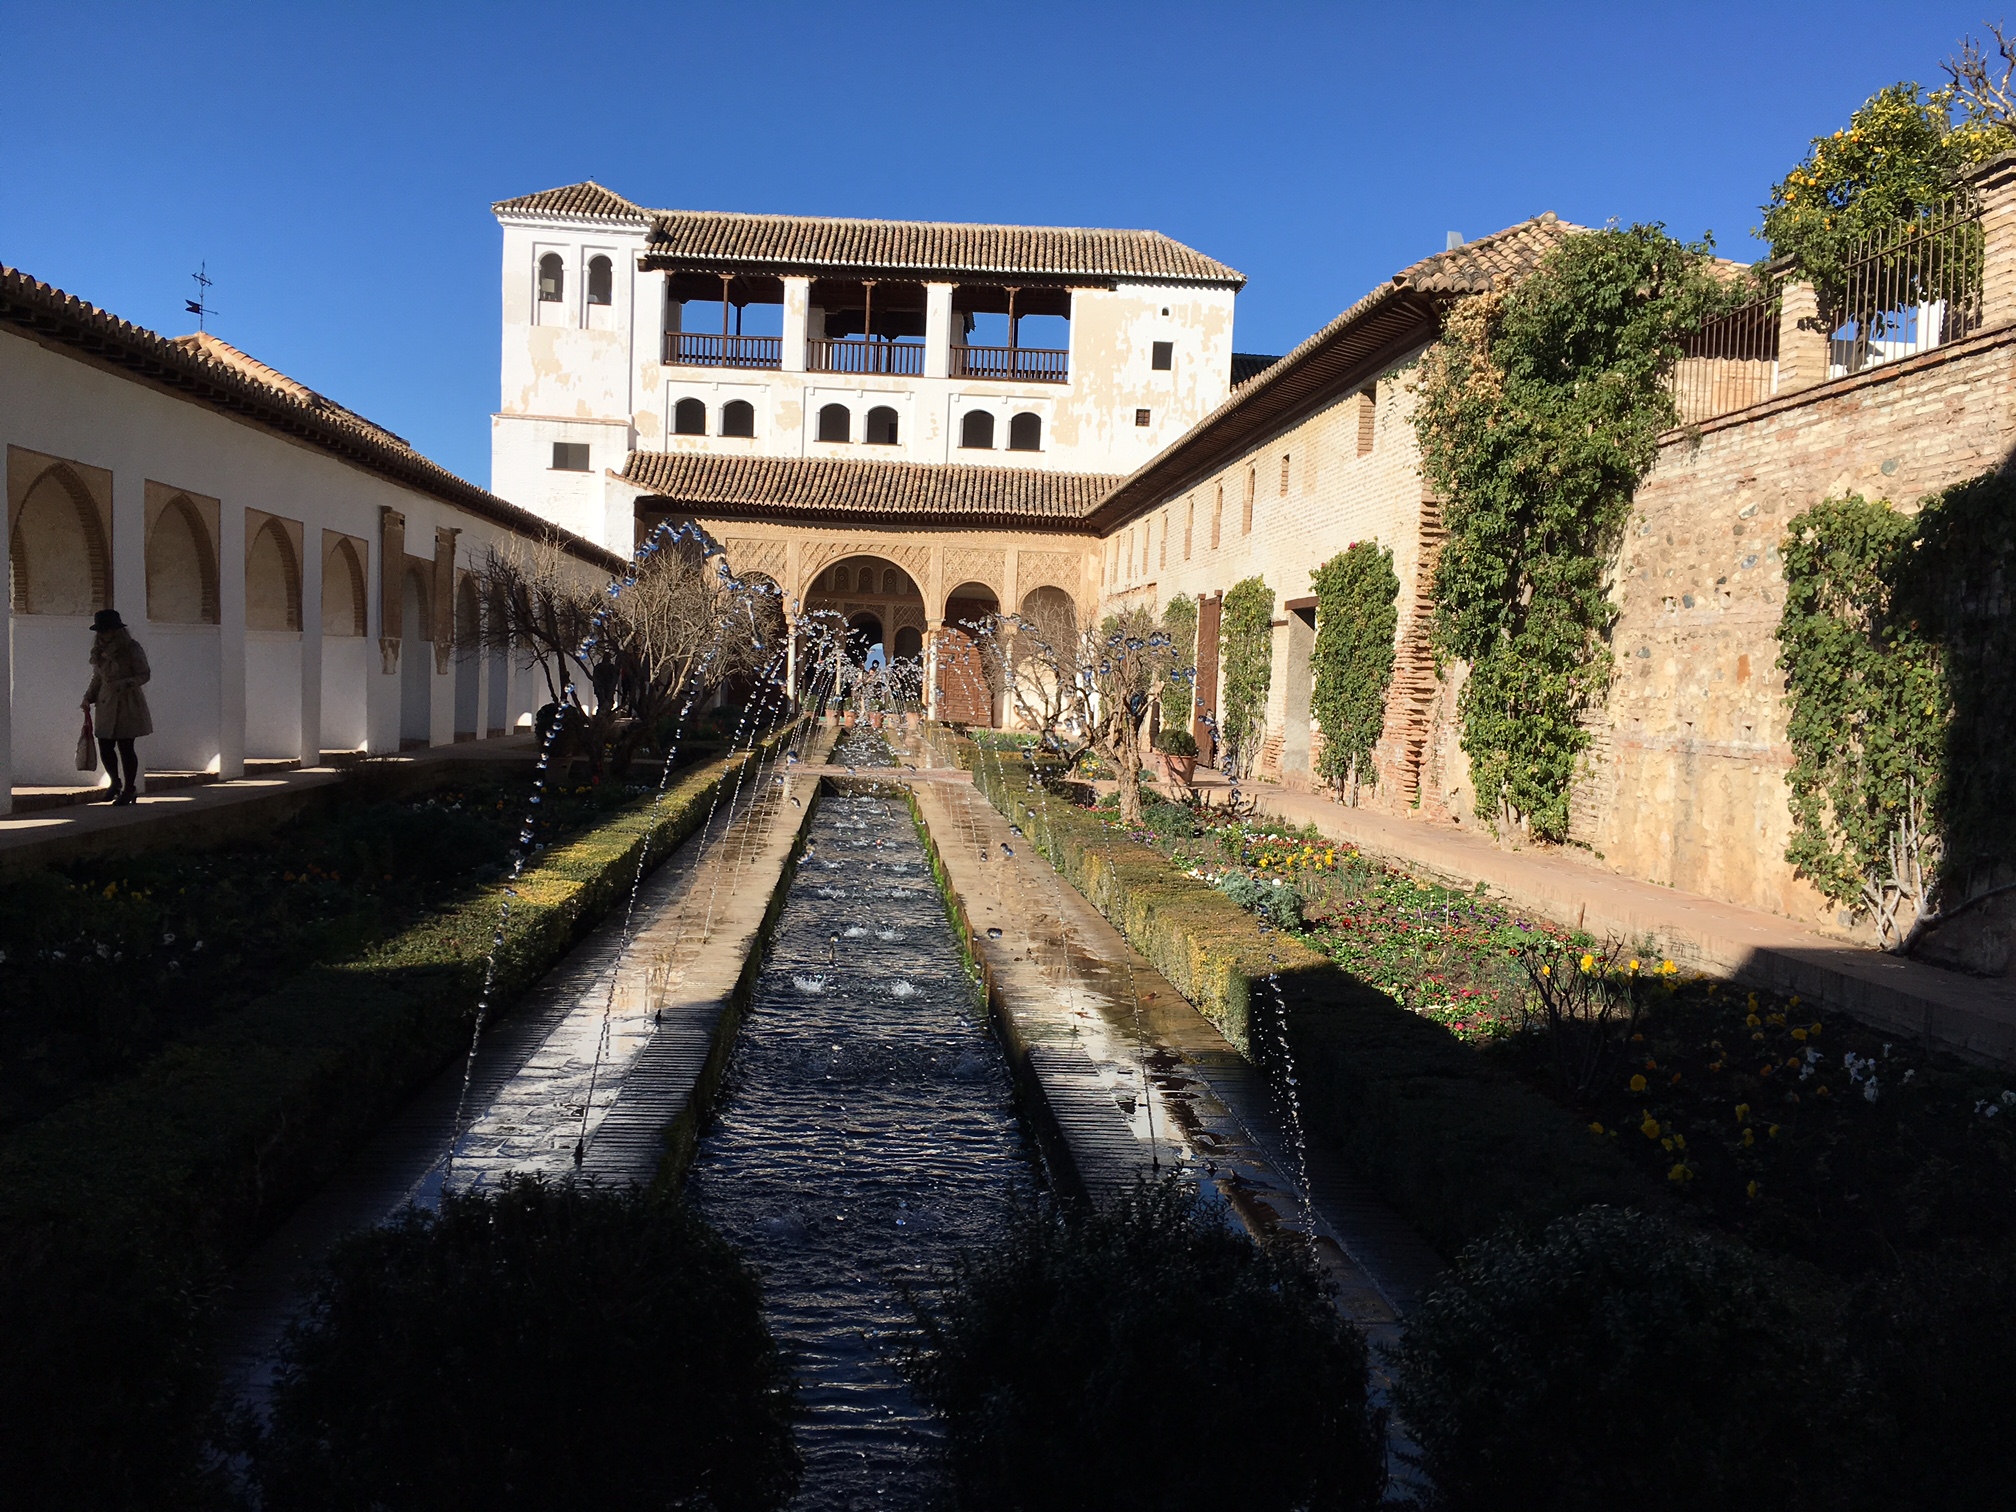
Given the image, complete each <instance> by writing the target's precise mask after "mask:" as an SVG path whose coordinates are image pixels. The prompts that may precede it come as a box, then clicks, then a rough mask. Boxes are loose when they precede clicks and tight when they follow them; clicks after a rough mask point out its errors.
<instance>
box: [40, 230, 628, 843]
mask: <svg viewBox="0 0 2016 1512" xmlns="http://www.w3.org/2000/svg"><path fill="white" fill-rule="evenodd" d="M0 447H4V449H5V453H6V469H7V478H6V486H7V536H8V574H7V590H6V591H7V598H6V601H5V603H4V605H0V634H4V636H5V644H4V646H0V652H4V657H5V665H6V667H7V670H8V697H7V698H6V699H5V700H0V791H7V792H8V793H10V795H11V794H12V792H13V790H14V788H15V787H16V786H17V785H21V786H37V785H47V786H74V785H75V784H76V783H78V781H79V780H80V776H79V773H78V772H77V770H76V767H75V762H74V751H75V743H76V739H77V732H78V726H79V724H80V722H81V715H80V714H79V712H78V707H77V705H78V700H79V699H80V698H81V696H82V695H83V692H84V688H85V685H86V683H87V682H88V681H89V678H90V668H89V666H88V664H87V657H88V654H89V651H90V648H91V629H90V624H91V616H92V615H93V614H94V613H95V612H97V611H98V610H100V609H117V610H118V611H119V612H120V614H121V615H122V616H123V617H124V619H125V620H126V623H127V624H128V626H129V627H130V628H131V629H132V631H133V633H134V635H135V637H136V638H137V639H138V640H139V641H140V642H141V644H142V645H143V646H144V647H145V648H146V651H147V655H148V659H149V661H150V662H151V664H152V668H153V681H152V683H151V684H150V685H149V687H148V688H147V697H148V703H149V704H150V706H151V708H152V711H153V716H154V734H153V735H152V736H151V737H149V738H148V739H146V740H144V741H142V743H141V757H142V760H143V762H144V763H145V765H146V766H147V767H148V768H149V769H151V770H153V771H156V772H162V771H169V770H179V771H183V772H190V773H206V772H207V773H214V774H217V775H219V776H222V777H237V776H240V775H242V774H243V772H244V771H245V767H246V763H247V762H248V761H249V762H259V761H276V762H301V763H303V764H306V765H314V764H316V763H317V762H318V761H319V760H320V757H321V753H322V752H324V751H355V750H361V751H372V752H380V751H397V750H399V749H401V748H402V747H405V746H414V745H442V744H447V743H449V742H451V741H454V740H457V739H481V738H483V737H484V736H486V735H495V734H501V733H502V732H504V731H505V730H508V729H511V728H513V727H515V726H517V725H518V724H519V723H520V722H521V721H522V720H523V719H524V718H525V717H526V716H527V714H528V713H529V711H530V710H531V708H532V707H533V706H534V704H535V703H536V702H543V701H544V696H545V695H544V694H543V693H541V692H539V691H538V690H537V689H535V687H534V686H533V683H532V680H531V674H529V673H527V672H525V671H523V670H522V669H519V668H515V667H513V666H511V665H509V664H508V662H507V660H506V659H505V658H503V657H500V656H486V655H485V654H484V652H483V650H482V648H481V646H480V644H479V636H478V633H477V631H478V627H479V624H480V619H481V616H482V615H483V614H484V613H485V612H486V611H485V607H484V605H483V604H482V602H481V599H480V595H479V593H478V589H477V579H476V576H475V574H476V573H477V571H478V570H479V569H480V568H481V567H482V566H483V565H484V563H485V561H486V560H487V558H488V555H489V553H490V551H491V549H492V548H493V547H505V546H509V545H511V544H512V543H526V542H531V541H534V540H545V539H550V538H554V537H556V536H558V535H560V533H558V532H555V531H554V530H553V529H552V527H551V526H549V525H548V524H547V523H546V522H545V521H543V520H540V519H538V518H536V517H534V516H532V515H529V514H527V513H526V512H525V511H523V510H521V509H517V508H514V507H513V506H512V505H510V504H507V503H505V502H504V501H503V500H502V499H499V498H496V497H495V496H493V495H491V494H488V493H485V492H484V491H483V490H482V489H480V488H477V487H476V486H475V485H474V484H471V483H467V482H464V481H463V480H462V479H460V478H457V477H455V476H454V475H453V474H451V473H449V472H447V471H445V470H444V469H443V468H441V467H439V466H437V465H436V464H434V463H433V462H430V461H429V460H428V459H427V458H425V457H423V456H421V455H420V454H419V453H418V452H416V451H414V450H413V449H412V448H411V447H410V446H408V445H407V444H406V443H405V442H404V441H402V440H400V439H399V438H398V437H397V436H395V435H392V434H391V433H390V432H388V431H385V430H383V429H382V428H380V427H378V426H376V425H373V424H372V423H371V422H369V421H368V420H365V419H363V418H362V417H361V416H358V415H355V414H352V413H351V412H350V411H348V410H346V409H344V408H343V407H342V406H340V405H337V404H334V403H332V402H331V401H329V400H328V399H325V398H323V397H322V396H321V395H319V394H317V393H315V392H313V391H312V390H310V389H307V388H304V387H303V386H302V385H300V384H298V383H295V382H294V381H292V380H291V379H289V378H286V377H285V376H283V375H281V374H279V373H276V372H274V371H273V370H272V369H271V368H268V367H266V366H264V365H263V364H261V363H258V362H255V361H254V360H252V359H251V358H249V357H247V356H246V355H245V354H244V353H242V352H239V351H237V350H236V349H235V348H233V347H230V346H228V345H226V344H225V343H224V342H221V341H219V340H217V339H216V338H215V337H212V336H188V337H182V338H180V339H176V340H170V339H168V338H166V337H163V336H159V335H157V334H155V333H154V332H152V331H148V330H144V329H142V328H141V327H139V326H135V325H132V324H130V323H128V322H126V321H123V320H120V319H118V318H117V317H116V316H113V315H110V314H108V313H106V312H105V311H103V310H100V309H97V308H96V307H94V306H92V305H89V304H86V303H84V302H83V301H82V300H78V299H74V298H72V297H71V296H69V295H67V294H65V293H63V292H62V291H61V290H59V289H53V288H51V287H50V286H49V285H47V284H44V283H39V282H37V281H36V280H34V279H32V278H30V277H28V276H27V275H26V274H23V273H20V272H18V271H16V270H15V269H12V268H0ZM560 544H561V546H562V549H563V550H564V551H566V552H567V553H569V554H570V556H571V557H572V559H573V560H575V561H577V562H578V563H579V565H580V570H581V572H582V573H583V574H584V575H592V576H594V577H595V578H596V579H597V580H602V579H606V576H607V575H608V574H610V573H612V572H615V571H619V570H620V569H621V567H622V565H623V563H622V559H620V558H617V557H614V556H612V555H611V554H610V553H608V552H606V551H604V550H602V549H601V548H600V547H598V546H595V545H593V544H591V543H590V542H587V541H584V540H580V539H578V538H573V537H566V538H564V539H562V540H561V542H560ZM82 780H84V781H87V782H88V781H90V780H92V779H89V778H84V779H82ZM10 806H11V797H10Z"/></svg>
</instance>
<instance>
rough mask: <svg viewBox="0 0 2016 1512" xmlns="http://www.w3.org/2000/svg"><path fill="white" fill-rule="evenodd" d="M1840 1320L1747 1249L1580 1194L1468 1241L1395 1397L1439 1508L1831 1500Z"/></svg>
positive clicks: (1843, 1375) (1600, 1510) (1411, 1339)
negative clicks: (1553, 1210) (1535, 1235)
mask: <svg viewBox="0 0 2016 1512" xmlns="http://www.w3.org/2000/svg"><path fill="white" fill-rule="evenodd" d="M1836 1338H1837V1335H1836V1333H1835V1329H1834V1319H1833V1317H1832V1312H1831V1309H1830V1308H1829V1307H1828V1306H1827V1305H1826V1303H1825V1302H1824V1300H1821V1299H1817V1298H1816V1297H1815V1296H1814V1295H1813V1294H1812V1293H1809V1292H1807V1291H1805V1290H1804V1289H1802V1288H1800V1287H1797V1286H1795V1285H1793V1284H1792V1283H1791V1282H1790V1281H1788V1280H1787V1279H1786V1277H1785V1275H1784V1274H1783V1273H1782V1272H1780V1271H1778V1270H1776V1269H1774V1268H1772V1267H1771V1266H1770V1265H1768V1264H1767V1263H1766V1262H1764V1261H1763V1260H1761V1259H1759V1258H1758V1257H1757V1256H1755V1255H1754V1254H1752V1253H1751V1252H1750V1251H1748V1250H1744V1249H1740V1248H1738V1247H1736V1246H1733V1245H1730V1244H1726V1243H1723V1242H1721V1241H1718V1240H1715V1239H1712V1238H1709V1237H1707V1236H1705V1235H1702V1234H1699V1233H1695V1232H1691V1231H1689V1230H1686V1229H1682V1228H1680V1227H1678V1226H1676V1225H1674V1224H1671V1223H1668V1222H1666V1221H1664V1220H1662V1219H1658V1218H1652V1217H1647V1216H1645V1215H1643V1214H1640V1213H1637V1212H1634V1211H1632V1210H1629V1209H1622V1208H1608V1207H1592V1208H1587V1209H1585V1210H1583V1211H1582V1212H1579V1213H1576V1214H1573V1215H1571V1216H1569V1217H1566V1218H1561V1219H1558V1220H1557V1221H1555V1222H1554V1223H1552V1224H1551V1225H1549V1226H1548V1228H1547V1231H1546V1234H1545V1236H1544V1237H1543V1238H1541V1239H1539V1240H1538V1241H1530V1240H1527V1239H1525V1238H1522V1237H1520V1236H1519V1235H1517V1234H1516V1233H1513V1232H1511V1231H1507V1232H1505V1233H1502V1234H1500V1235H1497V1236H1495V1237H1493V1238H1491V1239H1489V1240H1486V1241H1484V1242H1482V1243H1480V1244H1477V1245H1473V1246H1472V1247H1471V1248H1470V1249H1468V1250H1466V1251H1465V1252H1464V1254H1463V1256H1462V1257H1461V1259H1460V1260H1459V1262H1458V1264H1457V1267H1456V1270H1455V1272H1454V1274H1453V1275H1451V1276H1450V1277H1449V1279H1448V1280H1447V1281H1445V1282H1444V1283H1443V1285H1442V1286H1440V1287H1439V1288H1437V1290H1435V1291H1434V1292H1433V1293H1431V1294H1430V1295H1429V1296H1428V1298H1427V1299H1426V1300H1425V1301H1424V1302H1423V1303H1422V1305H1421V1307H1420V1308H1419V1310H1418V1311H1417V1312H1416V1313H1415V1314H1414V1316H1413V1318H1412V1319H1411V1320H1410V1321H1409V1323H1408V1326H1407V1333H1406V1338H1405V1342H1404V1344H1403V1346H1402V1347H1401V1349H1400V1350H1399V1351H1398V1354H1397V1359H1396V1363H1397V1364H1398V1366H1399V1382H1398V1387H1397V1391H1396V1400H1397V1402H1398V1404H1399V1408H1400V1411H1401V1414H1402V1416H1403V1417H1404V1419H1405V1420H1406V1423H1407V1425H1408V1427H1409V1429H1410V1430H1411V1431H1412V1433H1413V1435H1414V1437H1415V1438H1416V1440H1417V1441H1418V1442H1419V1443H1420V1445H1421V1447H1422V1450H1423V1455H1424V1468H1425V1469H1426V1471H1427V1473H1428V1475H1429V1476H1430V1477H1431V1478H1432V1479H1433V1481H1434V1482H1435V1484H1436V1486H1437V1487H1438V1488H1439V1490H1440V1493H1441V1495H1442V1497H1443V1499H1444V1504H1445V1505H1446V1506H1447V1507H1449V1508H1450V1509H1452V1512H1460V1509H1470V1508H1477V1509H1486V1508H1488V1509H1491V1512H1524V1509H1529V1508H1530V1509H1534V1512H1541V1509H1545V1512H1583V1509H1587V1512H1615V1509H1617V1508H1620V1507H1629V1508H1633V1509H1638V1512H1667V1509H1670V1512H1682V1509H1686V1512H1695V1509H1699V1512H1709V1509H1721V1508H1728V1507H1738V1506H1740V1507H1745V1508H1755V1509H1758V1512H1768V1509H1792V1508H1805V1507H1814V1508H1820V1507H1827V1508H1832V1507H1839V1506H1841V1505H1843V1504H1844V1501H1845V1500H1846V1497H1847V1493H1848V1490H1849V1487H1850V1486H1851V1485H1852V1477H1851V1476H1850V1474H1849V1472H1850V1469H1851V1466H1850V1465H1849V1464H1848V1463H1847V1458H1848V1456H1847V1455H1846V1454H1845V1452H1844V1450H1845V1446H1846V1445H1847V1444H1848V1443H1849V1441H1850V1436H1851V1435H1850V1424H1851V1423H1852V1418H1851V1417H1850V1415H1849V1412H1848V1409H1850V1408H1851V1407H1852V1406H1853V1405H1854V1403H1853V1402H1852V1401H1851V1399H1850V1394H1849V1391H1848V1388H1847V1386H1846V1384H1845V1383H1846V1381H1847V1380H1848V1371H1847V1369H1846V1367H1845V1365H1844V1363H1843V1360H1842V1356H1841V1352H1840V1351H1839V1349H1838V1347H1837V1346H1836Z"/></svg>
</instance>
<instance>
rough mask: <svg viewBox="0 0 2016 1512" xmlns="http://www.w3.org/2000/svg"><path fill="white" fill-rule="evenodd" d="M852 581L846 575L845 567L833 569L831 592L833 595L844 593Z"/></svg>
mask: <svg viewBox="0 0 2016 1512" xmlns="http://www.w3.org/2000/svg"><path fill="white" fill-rule="evenodd" d="M852 581H853V579H852V578H850V577H849V576H848V575H847V569H846V568H845V567H835V568H834V569H833V591H834V592H835V593H845V592H846V591H847V585H848V584H849V583H851V582H852Z"/></svg>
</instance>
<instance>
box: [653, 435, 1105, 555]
mask: <svg viewBox="0 0 2016 1512" xmlns="http://www.w3.org/2000/svg"><path fill="white" fill-rule="evenodd" d="M623 477H624V480H625V481H626V482H629V483H632V484H634V485H635V486H637V487H638V488H640V489H642V490H644V493H643V496H641V497H640V498H639V499H638V500H637V505H638V507H639V508H640V509H644V510H662V511H665V512H668V513H680V514H690V515H695V516H698V517H701V518H705V519H734V520H775V521H793V522H805V521H816V522H818V523H820V524H827V525H846V524H868V525H877V526H884V527H887V526H891V525H901V526H908V527H912V528H951V527H967V528H992V529H1004V530H1032V529H1033V530H1043V531H1049V532H1055V533H1064V534H1072V535H1082V534H1085V533H1087V530H1088V527H1087V525H1086V523H1085V516H1086V514H1087V513H1088V512H1089V511H1090V510H1091V508H1092V506H1093V505H1094V504H1096V503H1097V502H1098V500H1099V499H1100V497H1101V496H1102V495H1104V494H1105V493H1106V491H1107V490H1108V489H1110V488H1111V487H1112V486H1113V483H1114V478H1113V477H1112V475H1110V474H1107V473H1062V472H1042V471H1038V470H1037V469H1035V468H1022V467H972V466H967V465H965V464H960V463H932V462H874V461H855V460H853V459H851V458H845V459H843V458H827V457H718V456H708V455H705V454H703V453H699V452H633V453H632V454H631V456H630V460H629V462H628V464H627V465H626V466H625V467H624V470H623Z"/></svg>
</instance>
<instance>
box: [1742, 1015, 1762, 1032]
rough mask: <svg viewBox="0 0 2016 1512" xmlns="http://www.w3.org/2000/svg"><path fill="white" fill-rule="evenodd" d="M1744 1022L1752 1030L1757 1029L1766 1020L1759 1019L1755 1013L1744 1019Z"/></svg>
mask: <svg viewBox="0 0 2016 1512" xmlns="http://www.w3.org/2000/svg"><path fill="white" fill-rule="evenodd" d="M1743 1022H1744V1023H1746V1024H1748V1025H1749V1026H1750V1027H1751V1028H1752V1029H1755V1028H1756V1027H1757V1026H1758V1025H1759V1024H1761V1023H1763V1022H1764V1020H1762V1019H1760V1018H1759V1017H1757V1015H1756V1014H1754V1013H1753V1014H1751V1015H1750V1016H1749V1017H1748V1018H1746V1019H1744V1020H1743Z"/></svg>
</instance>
